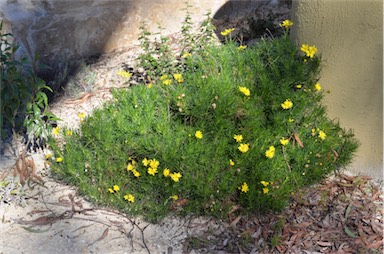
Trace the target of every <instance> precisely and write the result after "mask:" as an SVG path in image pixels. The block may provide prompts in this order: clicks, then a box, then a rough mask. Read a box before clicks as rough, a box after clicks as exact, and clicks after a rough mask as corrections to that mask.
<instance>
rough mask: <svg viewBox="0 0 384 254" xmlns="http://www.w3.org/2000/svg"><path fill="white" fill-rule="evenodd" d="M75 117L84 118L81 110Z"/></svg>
mask: <svg viewBox="0 0 384 254" xmlns="http://www.w3.org/2000/svg"><path fill="white" fill-rule="evenodd" d="M77 117H78V118H80V120H83V119H84V118H85V114H84V113H83V112H80V113H78V114H77Z"/></svg>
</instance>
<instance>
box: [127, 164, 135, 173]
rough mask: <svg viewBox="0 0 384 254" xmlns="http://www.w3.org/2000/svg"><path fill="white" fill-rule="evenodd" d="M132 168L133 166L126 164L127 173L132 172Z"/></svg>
mask: <svg viewBox="0 0 384 254" xmlns="http://www.w3.org/2000/svg"><path fill="white" fill-rule="evenodd" d="M133 169H134V168H133V165H132V164H131V163H128V165H127V170H128V171H132V170H133Z"/></svg>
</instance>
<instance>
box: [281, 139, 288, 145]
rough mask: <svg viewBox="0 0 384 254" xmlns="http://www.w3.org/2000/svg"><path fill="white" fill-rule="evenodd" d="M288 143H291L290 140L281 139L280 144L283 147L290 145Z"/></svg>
mask: <svg viewBox="0 0 384 254" xmlns="http://www.w3.org/2000/svg"><path fill="white" fill-rule="evenodd" d="M288 143H289V140H288V139H286V138H281V139H280V144H282V145H283V146H285V145H288Z"/></svg>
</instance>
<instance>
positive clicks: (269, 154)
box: [265, 146, 275, 159]
mask: <svg viewBox="0 0 384 254" xmlns="http://www.w3.org/2000/svg"><path fill="white" fill-rule="evenodd" d="M273 156H275V147H274V146H270V147H269V149H268V150H267V151H265V157H267V158H268V159H272V158H273Z"/></svg>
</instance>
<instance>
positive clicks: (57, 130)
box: [52, 126, 60, 135]
mask: <svg viewBox="0 0 384 254" xmlns="http://www.w3.org/2000/svg"><path fill="white" fill-rule="evenodd" d="M52 134H53V135H59V134H60V127H59V126H57V127H55V128H53V129H52Z"/></svg>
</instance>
